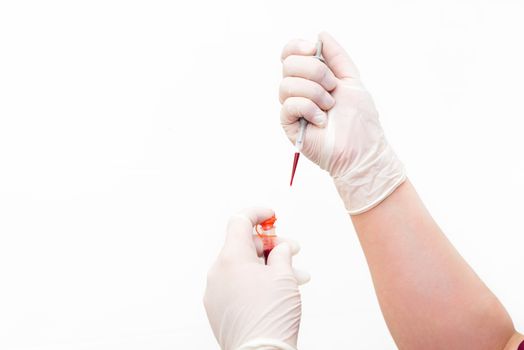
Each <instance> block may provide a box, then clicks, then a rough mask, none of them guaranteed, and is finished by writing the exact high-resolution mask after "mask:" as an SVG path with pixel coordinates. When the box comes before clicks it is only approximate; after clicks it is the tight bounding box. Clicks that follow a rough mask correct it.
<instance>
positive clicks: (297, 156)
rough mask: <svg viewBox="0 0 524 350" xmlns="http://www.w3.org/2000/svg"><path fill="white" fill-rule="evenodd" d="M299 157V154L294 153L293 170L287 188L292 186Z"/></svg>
mask: <svg viewBox="0 0 524 350" xmlns="http://www.w3.org/2000/svg"><path fill="white" fill-rule="evenodd" d="M299 157H300V152H295V158H294V159H293V169H292V170H291V181H290V182H289V186H293V179H294V178H295V171H296V170H297V164H298V158H299Z"/></svg>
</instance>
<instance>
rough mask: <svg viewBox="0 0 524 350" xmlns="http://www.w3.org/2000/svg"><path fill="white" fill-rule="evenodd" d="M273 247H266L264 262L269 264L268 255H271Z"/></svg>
mask: <svg viewBox="0 0 524 350" xmlns="http://www.w3.org/2000/svg"><path fill="white" fill-rule="evenodd" d="M271 250H272V249H264V264H266V265H267V257H268V256H269V253H271Z"/></svg>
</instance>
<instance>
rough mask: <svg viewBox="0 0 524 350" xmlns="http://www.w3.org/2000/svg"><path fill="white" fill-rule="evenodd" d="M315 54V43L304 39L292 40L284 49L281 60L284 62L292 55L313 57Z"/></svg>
mask: <svg viewBox="0 0 524 350" xmlns="http://www.w3.org/2000/svg"><path fill="white" fill-rule="evenodd" d="M315 52H316V46H315V44H314V43H312V42H310V41H307V40H302V39H293V40H290V41H289V42H288V43H287V44H286V45H285V46H284V48H283V49H282V54H281V56H280V60H281V61H284V60H285V59H286V57H288V56H291V55H299V56H313V55H314V54H315Z"/></svg>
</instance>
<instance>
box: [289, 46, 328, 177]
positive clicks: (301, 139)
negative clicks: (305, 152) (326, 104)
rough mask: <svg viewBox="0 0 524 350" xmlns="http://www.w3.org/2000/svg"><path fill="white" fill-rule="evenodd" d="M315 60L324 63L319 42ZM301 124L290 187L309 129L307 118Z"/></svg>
mask: <svg viewBox="0 0 524 350" xmlns="http://www.w3.org/2000/svg"><path fill="white" fill-rule="evenodd" d="M315 58H317V59H318V60H320V61H321V62H324V59H323V58H322V41H320V40H319V41H317V50H316V53H315ZM298 122H299V124H300V129H299V131H298V137H297V140H296V142H295V148H296V152H295V157H294V158H293V169H292V170H291V181H290V182H289V186H293V179H294V178H295V171H296V170H297V165H298V159H299V158H300V152H302V146H303V144H304V134H305V133H306V127H307V124H308V122H307V120H306V119H305V118H303V117H302V118H300V119H299V120H298Z"/></svg>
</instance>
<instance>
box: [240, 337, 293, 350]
mask: <svg viewBox="0 0 524 350" xmlns="http://www.w3.org/2000/svg"><path fill="white" fill-rule="evenodd" d="M237 350H296V349H295V348H294V347H292V346H291V345H289V344H288V343H284V342H283V341H280V340H276V339H265V338H258V339H254V340H251V341H248V342H247V343H245V344H243V345H242V346H240V347H239V348H238V349H237Z"/></svg>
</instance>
